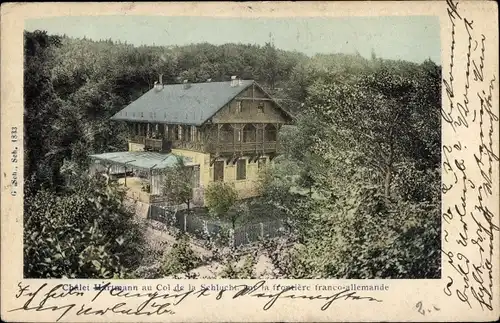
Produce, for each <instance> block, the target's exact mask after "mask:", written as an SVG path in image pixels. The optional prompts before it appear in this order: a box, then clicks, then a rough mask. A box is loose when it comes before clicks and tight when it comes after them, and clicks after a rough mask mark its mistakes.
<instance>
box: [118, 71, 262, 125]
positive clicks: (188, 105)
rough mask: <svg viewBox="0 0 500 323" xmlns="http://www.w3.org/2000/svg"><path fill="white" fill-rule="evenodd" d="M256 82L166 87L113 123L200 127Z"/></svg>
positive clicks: (137, 102)
mask: <svg viewBox="0 0 500 323" xmlns="http://www.w3.org/2000/svg"><path fill="white" fill-rule="evenodd" d="M252 84H254V81H253V80H241V81H240V83H239V85H237V86H231V82H230V81H229V82H207V83H191V84H190V87H189V88H187V89H185V86H184V84H165V85H164V86H163V89H161V90H156V89H155V88H152V89H151V90H149V91H148V92H146V93H145V94H143V95H142V96H141V97H139V98H138V99H137V100H135V101H133V102H132V103H130V104H129V105H128V106H127V107H125V108H124V109H122V110H121V111H120V112H118V113H117V114H115V115H114V116H113V117H112V119H114V120H126V121H144V122H159V123H173V124H176V123H177V124H191V125H201V124H203V123H204V122H205V121H207V120H208V119H209V118H211V117H212V116H213V115H214V114H215V113H216V112H217V111H219V110H220V109H221V108H222V107H223V106H224V105H226V104H227V103H228V102H229V101H231V100H232V99H233V98H234V97H235V96H237V95H238V94H239V93H241V92H242V91H243V90H245V89H246V88H248V87H249V86H251V85H252Z"/></svg>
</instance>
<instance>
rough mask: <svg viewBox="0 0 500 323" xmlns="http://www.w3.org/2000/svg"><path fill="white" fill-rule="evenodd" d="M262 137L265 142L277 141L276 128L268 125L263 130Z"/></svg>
mask: <svg viewBox="0 0 500 323" xmlns="http://www.w3.org/2000/svg"><path fill="white" fill-rule="evenodd" d="M264 137H265V140H266V141H267V142H273V141H276V139H277V130H276V127H275V126H274V125H272V124H268V125H267V126H266V129H265V130H264Z"/></svg>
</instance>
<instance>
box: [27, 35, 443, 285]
mask: <svg viewBox="0 0 500 323" xmlns="http://www.w3.org/2000/svg"><path fill="white" fill-rule="evenodd" d="M160 73H161V74H163V80H164V82H166V83H180V82H182V80H183V79H189V80H190V81H192V82H201V81H205V80H206V79H207V78H211V79H212V80H213V81H224V80H229V79H230V77H231V76H232V75H238V76H240V77H242V78H245V79H255V80H256V81H257V82H259V83H261V84H262V85H264V87H265V88H266V90H268V91H269V92H270V93H271V94H273V95H274V96H275V97H276V98H277V99H278V100H279V102H280V103H281V104H282V105H283V106H284V107H285V108H287V109H289V110H290V111H292V112H294V114H295V115H296V116H297V118H296V125H295V126H292V127H285V128H283V129H282V131H281V133H280V141H281V144H282V145H283V146H284V147H283V148H284V156H283V157H282V158H276V159H275V160H274V162H273V164H274V165H270V166H267V167H266V168H265V169H264V170H263V171H262V172H261V178H260V181H259V182H260V189H261V192H262V193H263V198H264V201H265V203H267V204H270V205H272V206H273V207H277V208H279V209H281V210H284V211H285V212H286V214H287V216H288V224H289V226H290V229H291V230H292V232H293V235H294V237H296V241H295V240H294V241H295V242H294V243H298V244H297V245H296V247H293V248H292V250H291V251H288V248H289V245H290V244H283V245H282V246H281V247H279V248H277V249H276V250H279V252H278V251H276V252H274V253H273V254H274V255H275V256H273V257H274V258H273V259H274V260H275V262H276V263H279V264H281V265H280V266H279V268H280V270H281V272H282V273H283V275H284V276H285V277H293V278H295V277H297V278H300V277H307V278H311V277H335V278H340V277H349V278H351V277H362V278H374V277H397V278H412V277H413V278H417V277H418V278H423V277H437V276H439V267H440V266H439V260H440V257H439V252H438V250H439V238H438V237H439V214H438V213H439V205H440V201H439V197H440V195H439V166H440V142H441V137H440V128H441V127H440V104H441V101H440V98H441V82H440V79H441V67H440V66H438V65H436V64H435V63H433V62H432V61H426V62H424V63H422V64H415V63H409V62H404V61H390V60H385V59H381V58H379V57H377V55H376V54H375V53H372V57H371V59H365V58H363V57H361V56H360V55H359V54H358V55H347V54H321V55H315V56H313V57H307V56H305V55H303V54H300V53H296V52H288V51H283V50H279V49H277V48H275V47H274V46H273V45H272V44H271V43H268V44H266V45H265V46H258V45H244V44H224V45H211V44H207V43H204V44H192V45H186V46H174V47H168V48H165V47H155V46H141V47H134V46H131V45H127V44H121V43H113V42H112V41H109V40H107V41H97V42H96V41H91V40H87V39H71V38H67V37H55V36H50V35H47V34H46V33H45V32H41V31H36V32H32V33H31V32H25V66H24V93H25V115H24V125H25V127H24V129H25V133H24V138H25V144H26V145H25V171H24V173H25V178H26V179H27V180H26V183H25V189H26V192H25V193H26V197H27V198H26V205H25V210H26V215H25V217H26V218H25V223H26V226H27V229H26V230H25V257H27V258H25V264H26V268H25V273H27V275H28V276H29V275H31V276H35V277H61V276H67V277H111V276H113V275H118V276H120V275H121V276H123V275H125V274H126V273H128V272H129V270H131V269H132V270H133V268H135V266H136V265H135V262H136V260H137V258H140V254H141V253H140V248H139V247H138V246H140V242H139V241H135V240H134V238H133V237H134V236H135V235H136V236H137V239H139V237H141V234H139V233H138V232H137V231H136V230H138V227H137V225H132V224H131V223H132V221H131V220H130V213H127V212H128V211H126V210H125V209H124V208H123V206H121V205H122V204H121V203H118V202H116V203H115V202H114V201H115V200H119V199H121V197H120V196H122V193H120V192H119V191H118V190H116V189H115V188H113V189H112V193H110V192H108V191H106V189H105V186H104V184H103V183H100V184H96V183H94V184H92V185H97V186H96V187H97V188H95V189H94V187H93V186H92V185H90V184H88V183H87V182H86V181H85V180H82V179H80V176H79V174H80V173H82V170H85V169H86V168H87V166H88V155H89V154H92V153H100V152H104V151H120V150H126V136H127V133H126V127H125V125H124V124H121V123H116V122H113V121H110V120H109V118H110V116H112V115H113V114H114V113H116V112H118V111H119V110H120V109H122V108H123V106H124V105H126V104H128V103H130V102H131V101H133V100H135V99H137V98H138V97H139V96H140V95H141V94H143V93H144V92H146V91H148V90H149V89H151V88H152V86H153V84H154V82H155V81H156V80H157V79H158V74H160ZM184 170H185V169H182V168H176V169H175V171H173V172H172V173H170V174H167V175H166V180H165V184H166V186H168V187H170V188H174V189H171V190H169V191H170V192H172V195H171V196H170V198H171V200H172V201H174V200H175V201H176V202H174V203H177V201H181V200H182V201H183V202H187V203H189V200H188V197H187V195H188V194H187V192H188V183H190V179H189V180H188V179H187V178H188V177H189V174H187V172H186V173H184ZM92 181H94V182H95V181H99V180H97V179H92ZM85 183H87V184H85ZM41 188H45V189H42V190H41ZM106 192H107V193H106ZM189 193H190V194H189V196H191V191H190V190H189ZM205 196H206V199H207V202H208V206H209V208H210V209H211V212H212V213H213V214H216V215H217V216H228V217H230V218H231V222H232V223H233V228H234V225H235V221H236V218H235V217H236V216H238V215H241V214H243V213H244V212H242V210H235V211H236V212H229V211H230V210H231V209H233V210H234V209H235V208H234V205H235V202H236V199H237V194H236V192H235V191H234V188H232V187H231V186H229V185H227V184H225V183H214V184H213V185H211V186H210V187H208V188H207V190H206V193H205ZM52 213H54V214H52ZM94 220H95V221H94ZM120 237H122V238H123V239H124V241H123V242H122V239H121V238H120ZM125 237H128V238H125ZM118 241H119V242H118ZM125 246H126V247H125ZM182 248H187V247H186V243H185V242H183V240H182V239H181V241H180V242H179V244H178V245H176V249H179V250H183V249H182ZM59 249H60V250H59ZM54 250H55V251H54ZM186 250H187V249H186ZM186 252H187V253H188V254H189V255H191V256H192V254H191V253H189V251H186ZM277 253H279V256H278V255H277ZM182 254H183V253H182V252H178V255H177V256H175V255H174V256H172V257H173V258H175V257H177V258H179V257H180V258H181V259H183V260H181V261H180V262H176V261H170V260H168V261H166V262H165V263H170V264H171V265H168V267H169V268H173V269H172V270H171V269H169V270H168V272H174V271H181V272H182V271H185V270H186V268H189V267H191V266H192V264H193V262H196V261H195V260H192V261H191V260H189V259H184V258H182V257H184V256H182ZM56 255H57V259H56ZM191 256H189V257H188V258H190V257H191ZM165 257H166V258H168V257H170V256H168V257H167V256H165ZM27 259H30V260H29V261H28V260H27ZM179 263H187V265H180V264H179ZM150 274H151V275H153V276H155V275H157V272H156V269H154V270H153V272H152V273H150ZM246 274H248V275H246ZM246 274H245V275H246V276H251V275H250V274H249V273H248V272H247V273H246ZM148 275H149V274H148ZM238 275H239V274H238V270H237V269H235V270H233V269H230V268H229V269H228V272H227V273H226V276H228V277H229V276H231V277H232V276H238ZM245 275H244V276H245Z"/></svg>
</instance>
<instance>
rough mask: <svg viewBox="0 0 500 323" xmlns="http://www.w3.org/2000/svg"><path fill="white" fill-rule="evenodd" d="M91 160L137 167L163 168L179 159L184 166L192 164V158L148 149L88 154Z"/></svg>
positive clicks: (174, 163) (170, 165)
mask: <svg viewBox="0 0 500 323" xmlns="http://www.w3.org/2000/svg"><path fill="white" fill-rule="evenodd" d="M89 157H90V158H91V159H93V160H99V161H103V162H104V163H110V164H118V165H124V166H129V167H130V168H138V169H150V170H153V169H164V168H167V167H172V166H174V165H176V163H177V162H178V161H179V159H180V160H182V161H183V162H184V165H186V166H192V165H195V164H193V160H192V159H191V158H188V157H184V156H179V155H174V154H172V153H169V154H162V153H158V152H149V151H121V152H113V153H104V154H96V155H90V156H89Z"/></svg>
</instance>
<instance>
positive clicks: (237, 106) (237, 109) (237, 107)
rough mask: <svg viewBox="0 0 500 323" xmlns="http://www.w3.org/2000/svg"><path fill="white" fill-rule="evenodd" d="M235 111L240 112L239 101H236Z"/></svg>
mask: <svg viewBox="0 0 500 323" xmlns="http://www.w3.org/2000/svg"><path fill="white" fill-rule="evenodd" d="M236 112H238V113H241V101H236Z"/></svg>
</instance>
